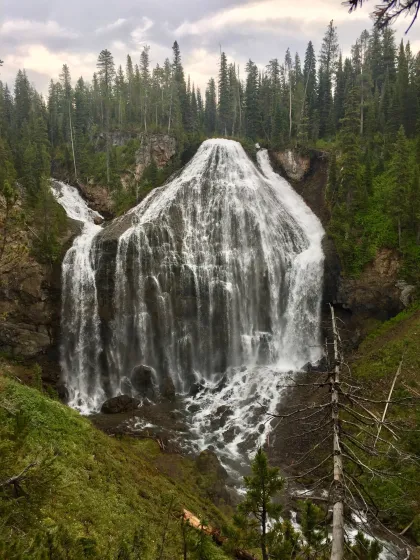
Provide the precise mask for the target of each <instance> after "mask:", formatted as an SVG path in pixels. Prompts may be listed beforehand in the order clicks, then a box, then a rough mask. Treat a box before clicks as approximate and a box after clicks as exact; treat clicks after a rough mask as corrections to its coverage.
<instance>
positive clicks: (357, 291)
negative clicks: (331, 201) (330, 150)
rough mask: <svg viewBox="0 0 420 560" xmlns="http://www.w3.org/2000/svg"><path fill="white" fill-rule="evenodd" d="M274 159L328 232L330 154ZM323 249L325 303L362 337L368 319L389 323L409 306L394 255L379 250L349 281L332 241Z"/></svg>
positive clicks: (408, 290) (287, 154) (292, 154)
mask: <svg viewBox="0 0 420 560" xmlns="http://www.w3.org/2000/svg"><path fill="white" fill-rule="evenodd" d="M271 158H272V161H273V162H274V163H275V165H276V166H277V168H278V171H279V172H280V173H281V174H282V175H284V176H285V177H287V179H288V180H289V181H290V182H291V184H292V185H293V186H294V188H295V189H296V191H297V192H298V193H299V194H300V195H301V196H302V197H303V198H304V200H305V201H306V203H307V204H308V206H309V207H310V208H311V209H312V211H313V212H314V213H315V214H316V215H317V216H318V218H319V219H320V220H321V222H322V224H323V226H324V228H325V229H326V230H328V224H329V220H330V212H329V209H328V206H327V204H326V199H325V189H326V185H327V171H328V154H327V153H325V152H321V151H313V152H312V153H311V155H310V156H301V155H299V154H297V153H295V152H294V151H292V150H287V151H284V152H273V153H272V154H271ZM323 248H324V253H325V255H326V259H325V282H324V301H325V302H333V303H335V304H336V305H337V306H339V307H341V308H343V309H344V310H345V311H347V312H348V314H350V316H351V317H352V322H353V323H355V322H356V323H357V326H355V327H354V328H355V330H356V331H358V332H359V331H360V336H362V334H363V328H362V327H361V323H363V321H364V320H365V319H368V318H374V319H378V320H386V319H388V318H390V317H392V316H394V315H396V314H397V313H399V312H400V311H401V310H402V309H404V307H406V306H407V305H409V304H410V302H411V294H412V291H413V289H412V287H411V286H409V285H407V284H406V283H405V282H404V281H402V280H401V279H400V277H399V270H400V265H401V263H400V261H399V259H398V255H397V253H396V252H395V251H391V250H388V249H382V250H380V251H379V252H378V254H377V255H376V257H375V259H374V260H373V261H372V262H371V263H370V264H369V265H367V266H366V268H365V270H364V271H363V272H362V274H361V275H360V276H359V277H357V278H349V277H347V276H345V275H344V274H343V273H342V270H341V265H340V259H339V257H338V254H337V251H336V248H335V245H334V241H333V240H332V239H331V238H330V237H328V236H327V237H326V238H325V239H324V241H323ZM347 318H349V316H348V317H347Z"/></svg>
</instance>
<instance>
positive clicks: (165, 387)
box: [160, 375, 176, 401]
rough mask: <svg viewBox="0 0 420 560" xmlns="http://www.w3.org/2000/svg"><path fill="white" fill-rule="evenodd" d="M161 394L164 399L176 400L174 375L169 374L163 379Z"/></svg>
mask: <svg viewBox="0 0 420 560" xmlns="http://www.w3.org/2000/svg"><path fill="white" fill-rule="evenodd" d="M160 394H161V396H162V397H163V398H164V399H168V401H174V400H175V399H176V392H175V385H174V382H173V381H172V377H170V376H169V375H168V376H167V377H165V379H164V380H163V383H162V385H161V388H160Z"/></svg>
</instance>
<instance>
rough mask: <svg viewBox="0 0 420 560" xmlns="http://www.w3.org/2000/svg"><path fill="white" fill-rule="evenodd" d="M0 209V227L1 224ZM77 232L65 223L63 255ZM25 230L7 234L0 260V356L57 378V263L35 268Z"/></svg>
mask: <svg viewBox="0 0 420 560" xmlns="http://www.w3.org/2000/svg"><path fill="white" fill-rule="evenodd" d="M2 208H3V206H2V205H1V204H0V224H1V223H3V219H4V215H3V214H2ZM79 230H80V224H78V223H77V222H72V223H70V221H69V222H68V227H67V230H66V231H65V232H64V234H63V236H62V238H61V239H60V242H61V244H62V246H63V252H64V251H65V250H66V248H67V247H68V245H69V243H70V240H71V238H72V237H74V235H76V234H77V233H78V232H79ZM33 235H34V234H33V232H32V231H31V229H30V228H29V227H28V226H26V225H25V224H24V225H23V226H22V227H21V228H19V229H16V230H15V231H12V232H11V234H10V236H9V237H8V240H7V246H8V247H7V251H5V252H3V253H2V258H1V259H0V352H1V353H4V354H5V355H6V356H12V357H15V358H20V359H21V358H23V359H26V360H36V361H37V362H39V363H41V364H42V366H43V370H44V374H45V377H48V378H49V379H50V381H56V380H57V379H58V375H59V366H58V355H57V352H56V342H57V338H58V331H59V312H60V262H57V263H56V264H54V265H48V264H42V263H40V262H38V261H37V260H36V259H35V257H34V256H33V255H32V254H31V252H30V246H31V239H32V236H33Z"/></svg>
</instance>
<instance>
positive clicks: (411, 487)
mask: <svg viewBox="0 0 420 560" xmlns="http://www.w3.org/2000/svg"><path fill="white" fill-rule="evenodd" d="M419 329H420V313H419V309H418V306H415V307H413V308H412V309H410V310H405V311H403V312H402V313H400V314H399V315H397V316H396V317H394V318H393V319H391V320H389V321H387V322H386V323H384V324H383V325H381V326H380V327H379V328H378V329H376V330H375V331H373V332H372V333H371V334H370V335H369V336H368V337H367V338H366V339H365V341H364V342H363V343H362V344H361V346H360V348H359V351H358V355H357V359H356V360H355V362H354V363H353V364H352V372H353V375H354V378H355V381H356V382H357V380H358V379H361V380H363V384H364V385H365V386H366V389H367V391H368V393H369V394H374V395H375V399H377V400H380V399H386V398H387V395H388V392H389V390H390V387H391V384H392V382H393V379H394V376H395V374H396V371H397V369H398V367H399V364H400V361H401V360H402V367H401V373H400V376H399V378H398V380H397V383H396V386H395V389H394V393H393V399H394V400H395V399H396V400H398V399H404V400H403V401H402V402H401V403H400V404H391V405H390V406H389V409H388V412H387V420H388V421H389V422H397V424H398V425H399V426H400V427H401V428H402V429H401V430H400V431H399V433H398V435H399V439H398V448H399V449H400V450H401V451H402V452H406V453H410V454H414V455H415V456H417V457H418V456H420V438H419V436H418V426H419V424H420V414H419V411H418V406H417V404H416V399H417V397H418V394H419V393H420V383H419V380H418V371H419V370H420V351H419V345H418V333H419ZM410 398H411V399H414V400H413V401H410ZM382 412H383V405H380V406H378V410H377V414H378V415H381V414H382ZM385 436H386V433H385ZM384 445H385V451H388V448H387V446H386V444H384ZM366 461H367V462H368V464H369V466H370V467H373V468H377V469H381V470H383V471H385V472H388V473H390V474H389V476H387V477H371V476H370V475H369V474H368V473H366V475H364V477H363V484H364V485H365V488H366V491H367V492H368V493H369V495H370V498H371V499H373V500H374V501H375V504H376V505H377V506H378V508H379V509H381V510H382V511H384V512H385V513H383V514H382V515H383V517H382V520H383V521H385V522H386V523H388V524H390V525H391V526H393V527H394V528H395V529H396V530H399V531H401V530H402V529H404V528H405V527H406V526H407V525H408V524H409V523H410V522H411V521H412V519H413V518H414V517H415V515H416V514H417V513H418V511H419V508H420V492H419V488H420V477H419V470H418V467H417V465H416V464H414V463H413V462H412V461H408V460H407V459H406V458H404V455H401V453H400V454H396V453H385V454H384V455H381V454H378V456H376V457H375V456H370V457H369V456H367V457H366ZM389 504H392V514H391V513H390V510H389ZM414 532H415V530H414V529H413V533H412V536H413V537H414Z"/></svg>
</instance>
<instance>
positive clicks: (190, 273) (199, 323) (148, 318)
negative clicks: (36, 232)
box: [59, 139, 324, 446]
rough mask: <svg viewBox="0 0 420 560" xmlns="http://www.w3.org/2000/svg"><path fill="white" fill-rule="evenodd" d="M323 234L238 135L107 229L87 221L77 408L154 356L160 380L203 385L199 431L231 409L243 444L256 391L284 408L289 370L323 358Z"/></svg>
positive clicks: (66, 270)
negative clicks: (282, 385)
mask: <svg viewBox="0 0 420 560" xmlns="http://www.w3.org/2000/svg"><path fill="white" fill-rule="evenodd" d="M59 202H60V200H59ZM63 206H64V204H63ZM323 234H324V232H323V229H322V226H321V224H320V222H319V220H318V219H317V218H316V217H315V216H314V214H313V213H312V212H311V211H310V209H309V208H308V207H307V206H306V204H305V203H304V201H303V200H302V198H301V197H300V196H299V195H298V194H297V193H296V192H295V191H294V190H293V189H292V187H291V186H290V185H289V184H288V183H287V181H286V180H285V179H283V178H281V177H280V176H279V175H277V174H276V173H275V172H274V171H273V170H272V168H271V165H270V161H269V158H268V154H267V152H266V151H265V150H259V151H258V152H257V162H256V163H254V162H253V161H251V159H250V158H249V157H248V156H247V155H246V153H245V151H244V150H243V148H242V146H241V145H240V144H239V143H237V142H234V141H231V140H221V139H215V140H207V141H205V142H203V144H202V145H201V147H200V148H199V150H198V151H197V153H196V155H195V156H194V157H193V158H192V160H191V161H190V162H189V163H188V164H187V166H186V167H185V168H184V169H183V170H182V171H181V172H180V173H179V174H178V175H177V176H175V177H173V178H171V180H169V182H167V184H165V185H164V186H163V187H160V188H156V189H154V190H153V191H152V192H151V193H150V194H149V195H148V196H147V197H146V198H145V199H144V200H143V201H142V202H141V203H140V204H139V205H138V206H136V207H135V208H133V209H132V210H131V211H129V212H128V213H127V214H126V215H125V216H123V217H121V218H118V219H116V220H114V221H113V222H112V223H111V224H109V225H107V226H105V227H104V228H103V229H101V228H99V227H98V226H95V225H94V224H93V223H92V220H90V221H89V220H88V221H87V222H85V229H84V230H83V233H82V235H81V236H80V237H79V238H77V239H76V241H75V243H74V245H73V247H72V248H71V249H70V250H69V252H68V253H67V255H66V257H65V260H64V264H63V319H62V320H63V341H62V347H63V348H62V364H63V371H64V375H65V378H66V382H67V385H68V389H69V391H70V395H71V403H70V404H72V406H76V407H78V408H79V409H81V410H95V409H97V407H98V406H99V405H100V403H101V401H103V400H104V399H105V398H107V397H109V396H113V395H117V394H119V393H121V392H124V393H127V392H132V394H135V390H134V389H133V388H132V383H131V382H132V381H133V375H134V374H135V371H136V367H137V366H139V365H141V364H143V365H147V366H149V367H150V368H152V371H153V375H154V378H153V381H154V383H156V386H157V388H159V387H161V386H162V384H163V383H164V382H165V380H166V379H167V378H168V377H170V378H171V379H172V381H173V383H174V385H175V388H176V389H177V391H178V392H179V393H184V394H185V393H188V391H189V390H190V388H191V387H192V386H193V385H194V384H196V383H200V384H201V387H202V389H201V390H200V392H199V394H198V395H197V396H196V399H195V400H196V401H197V402H200V403H201V408H200V411H199V412H197V413H196V414H195V416H194V430H196V433H197V435H199V436H200V437H201V436H202V435H203V434H205V433H208V429H207V428H208V424H209V422H210V418H211V416H212V414H213V415H214V413H215V412H216V411H217V410H218V408H219V409H220V407H221V406H225V407H230V408H231V409H232V411H233V412H232V411H231V413H230V414H229V419H228V420H227V421H226V423H225V424H226V426H229V427H231V428H232V429H233V432H232V433H233V434H234V437H233V440H232V441H233V444H232V445H236V446H237V445H238V444H239V443H240V435H238V433H237V432H238V430H239V428H240V425H241V424H242V426H244V425H246V424H247V423H251V421H253V420H252V418H253V414H254V412H255V411H254V408H255V407H256V406H257V402H256V401H257V400H258V399H257V396H258V395H260V396H261V401H264V402H266V403H268V406H269V407H271V408H270V409H272V410H273V407H274V408H275V406H276V405H277V403H278V399H279V390H278V388H277V385H278V383H279V379H280V377H279V376H281V375H282V372H283V374H284V372H288V371H290V370H292V371H297V370H299V369H301V368H302V367H303V366H304V365H305V364H307V363H308V362H312V363H313V362H316V361H317V360H318V359H319V358H320V357H321V355H322V348H321V345H320V306H321V294H322V281H323V253H322V249H321V240H322V237H323ZM215 387H217V392H215V391H214V390H213V391H212V390H210V389H211V388H215ZM240 403H242V404H240ZM219 416H220V414H219ZM206 426H207V428H206ZM257 427H258V426H257ZM200 434H201V435H200ZM260 434H261V437H263V435H264V429H261V430H260ZM203 437H207V436H203ZM206 442H207V443H208V440H206Z"/></svg>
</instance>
